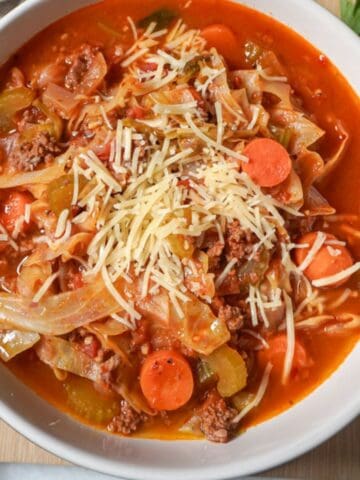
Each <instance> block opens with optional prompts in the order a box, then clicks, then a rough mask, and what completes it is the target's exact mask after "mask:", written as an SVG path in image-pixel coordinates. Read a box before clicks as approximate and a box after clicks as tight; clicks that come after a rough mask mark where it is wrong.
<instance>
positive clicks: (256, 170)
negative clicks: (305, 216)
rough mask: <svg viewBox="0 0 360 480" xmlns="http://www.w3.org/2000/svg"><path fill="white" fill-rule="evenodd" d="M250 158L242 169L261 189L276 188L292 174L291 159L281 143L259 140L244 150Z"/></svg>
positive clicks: (266, 139)
mask: <svg viewBox="0 0 360 480" xmlns="http://www.w3.org/2000/svg"><path fill="white" fill-rule="evenodd" d="M244 155H245V156H247V157H248V159H249V161H248V162H247V163H245V162H243V164H242V169H243V170H244V172H246V173H247V174H248V175H249V177H250V178H251V179H252V180H253V181H254V182H255V183H257V184H258V185H260V187H275V186H276V185H279V184H280V183H282V182H283V181H285V180H286V179H287V177H288V176H289V175H290V172H291V159H290V156H289V154H288V152H287V151H286V150H285V148H284V147H283V146H282V145H280V143H278V142H275V140H271V139H270V138H257V139H255V140H253V141H251V142H250V143H249V144H248V145H247V146H246V147H245V149H244Z"/></svg>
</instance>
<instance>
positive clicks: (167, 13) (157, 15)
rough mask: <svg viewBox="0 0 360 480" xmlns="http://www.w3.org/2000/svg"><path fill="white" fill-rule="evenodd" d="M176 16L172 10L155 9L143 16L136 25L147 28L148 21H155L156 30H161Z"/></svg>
mask: <svg viewBox="0 0 360 480" xmlns="http://www.w3.org/2000/svg"><path fill="white" fill-rule="evenodd" d="M176 17H177V14H176V13H175V12H173V11H172V10H168V9H167V8H161V9H159V10H156V11H155V12H153V13H151V14H150V15H148V16H147V17H145V18H143V19H142V20H140V21H139V22H138V26H139V27H140V28H147V27H148V26H149V25H150V23H152V22H155V23H156V28H155V31H157V30H162V29H163V28H166V27H167V26H169V24H170V23H171V22H172V21H173V20H174V19H175V18H176Z"/></svg>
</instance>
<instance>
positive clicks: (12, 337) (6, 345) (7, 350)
mask: <svg viewBox="0 0 360 480" xmlns="http://www.w3.org/2000/svg"><path fill="white" fill-rule="evenodd" d="M39 340H40V335H38V334H37V333H33V332H20V331H18V330H9V331H4V332H0V358H1V359H2V360H3V361H4V362H8V361H9V360H11V359H12V358H14V357H15V356H16V355H19V353H22V352H24V351H25V350H29V348H31V347H33V346H34V345H35V343H37V342H38V341H39Z"/></svg>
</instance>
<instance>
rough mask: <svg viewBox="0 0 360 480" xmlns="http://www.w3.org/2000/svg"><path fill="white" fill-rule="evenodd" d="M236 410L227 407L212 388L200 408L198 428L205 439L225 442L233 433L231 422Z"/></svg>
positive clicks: (234, 426)
mask: <svg viewBox="0 0 360 480" xmlns="http://www.w3.org/2000/svg"><path fill="white" fill-rule="evenodd" d="M237 414H238V411H237V410H236V409H235V408H233V407H229V406H228V405H227V404H226V402H225V400H224V399H223V398H221V397H220V395H219V393H218V392H217V391H216V390H212V391H211V392H210V393H209V394H208V395H207V398H206V400H205V402H204V404H203V405H202V407H201V408H200V411H199V417H200V430H201V431H202V433H203V434H204V435H205V437H206V438H207V440H210V441H212V442H217V443H226V442H227V441H229V439H230V438H231V436H232V435H233V434H234V433H235V429H236V424H235V423H233V420H234V418H235V417H236V415H237Z"/></svg>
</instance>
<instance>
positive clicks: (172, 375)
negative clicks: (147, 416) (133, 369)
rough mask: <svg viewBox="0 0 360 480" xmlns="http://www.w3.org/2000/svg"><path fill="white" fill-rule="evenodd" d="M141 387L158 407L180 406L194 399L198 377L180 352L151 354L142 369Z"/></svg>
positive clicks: (148, 399) (170, 408) (167, 408)
mask: <svg viewBox="0 0 360 480" xmlns="http://www.w3.org/2000/svg"><path fill="white" fill-rule="evenodd" d="M140 386H141V390H142V392H143V394H144V396H145V398H146V399H147V401H148V402H149V405H150V406H151V407H152V408H154V409H156V410H177V409H178V408H180V407H182V406H183V405H185V403H187V402H188V401H189V400H190V397H191V395H192V393H193V390H194V379H193V375H192V371H191V368H190V365H189V363H188V362H187V360H186V359H185V358H184V357H183V356H182V355H181V354H180V353H178V352H175V351H172V350H158V351H156V352H154V353H152V354H150V355H149V356H148V357H147V358H146V359H145V362H144V364H143V366H142V368H141V372H140Z"/></svg>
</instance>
